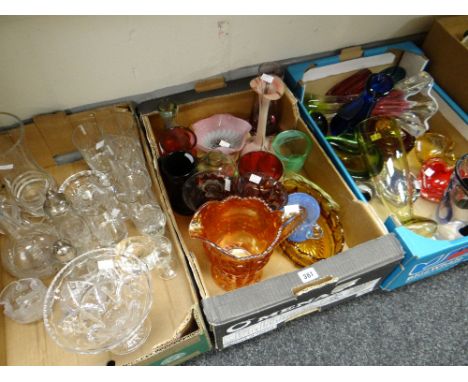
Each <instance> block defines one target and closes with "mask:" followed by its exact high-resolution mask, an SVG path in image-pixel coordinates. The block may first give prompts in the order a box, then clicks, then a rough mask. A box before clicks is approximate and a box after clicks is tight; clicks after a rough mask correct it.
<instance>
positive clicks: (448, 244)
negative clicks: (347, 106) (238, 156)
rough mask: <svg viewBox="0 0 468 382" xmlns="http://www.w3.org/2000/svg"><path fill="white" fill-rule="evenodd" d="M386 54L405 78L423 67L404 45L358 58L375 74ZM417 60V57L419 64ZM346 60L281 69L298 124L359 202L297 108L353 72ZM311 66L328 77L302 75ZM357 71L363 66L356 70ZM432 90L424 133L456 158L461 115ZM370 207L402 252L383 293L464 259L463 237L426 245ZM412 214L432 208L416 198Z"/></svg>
mask: <svg viewBox="0 0 468 382" xmlns="http://www.w3.org/2000/svg"><path fill="white" fill-rule="evenodd" d="M390 52H393V53H395V54H396V57H395V60H401V61H400V65H401V62H402V61H403V59H404V60H405V61H404V62H403V63H404V64H405V65H406V69H407V71H409V75H411V73H412V72H413V71H414V70H416V69H417V68H418V67H419V68H420V69H422V68H423V67H424V63H425V62H426V59H425V58H424V56H422V52H421V50H420V49H419V48H417V47H416V46H415V45H414V44H412V43H409V42H408V43H401V44H395V45H388V46H382V47H378V48H373V49H368V50H365V51H364V52H362V57H363V58H365V59H366V60H367V62H366V63H369V62H370V63H371V66H370V69H371V70H372V71H374V72H377V71H380V70H381V69H383V68H385V67H386V66H390V65H391V64H392V62H390V61H388V62H387V63H386V64H384V65H381V64H380V63H381V61H382V57H381V56H382V55H384V54H387V53H390ZM417 56H420V57H419V59H418V57H417ZM353 60H361V53H358V55H357V57H356V56H355V57H353V58H351V61H353ZM379 60H380V61H379ZM351 61H350V62H346V63H345V65H344V64H343V63H342V62H341V59H340V56H333V57H327V58H323V59H319V60H316V61H310V62H304V63H300V64H296V65H291V66H290V67H288V69H287V82H288V85H289V86H290V87H291V88H293V89H294V91H295V94H296V96H297V98H298V99H299V100H300V105H299V106H300V109H301V113H302V115H303V117H304V120H305V121H306V122H307V124H308V126H309V127H310V128H311V130H312V131H313V133H314V135H315V136H316V137H317V140H318V141H319V142H320V144H321V145H322V147H323V148H324V149H325V151H326V152H327V154H328V155H329V156H330V158H331V159H332V161H333V163H334V164H335V166H336V168H337V169H339V171H340V173H341V175H342V176H343V178H344V179H346V181H347V183H348V184H349V186H350V187H351V189H352V190H353V192H354V193H355V195H356V196H357V198H358V199H360V200H363V201H364V200H365V198H364V196H363V195H362V193H361V192H360V190H359V189H358V187H357V185H356V183H355V182H354V180H353V178H352V177H351V175H350V174H349V173H348V171H347V170H346V168H345V167H344V165H343V163H342V162H341V160H340V159H339V158H338V156H337V155H336V154H335V151H334V150H333V148H332V147H331V146H330V145H329V144H328V142H327V141H326V139H325V137H324V135H323V134H322V133H321V132H320V130H319V128H318V127H317V126H316V124H315V122H314V121H313V120H312V118H311V117H310V116H309V114H308V113H307V110H306V108H305V107H304V105H303V104H302V101H303V100H304V96H305V95H306V93H308V92H315V93H316V94H324V93H325V91H326V90H327V89H329V88H330V87H331V86H332V85H334V84H336V83H337V82H338V81H340V80H342V79H344V78H346V77H348V76H349V75H351V74H352V73H353V72H354V71H355V70H356V69H355V68H356V63H355V62H354V63H353V62H351ZM340 63H341V64H340ZM375 63H378V64H379V65H375ZM358 64H359V62H358ZM329 65H335V69H336V68H338V69H337V70H332V69H333V68H332V69H330V68H327V66H329ZM372 65H373V66H372ZM358 66H359V65H358ZM315 67H324V69H323V70H327V71H328V73H332V74H331V75H330V76H326V77H323V78H320V79H314V78H313V77H314V76H313V73H310V72H309V73H307V71H308V70H309V69H310V68H315ZM350 67H352V68H354V69H353V70H351V71H350V70H347V69H349V68H350ZM359 67H366V66H365V65H364V66H362V65H361V66H359ZM340 68H344V71H343V72H339V69H340ZM420 69H419V70H420ZM337 72H339V73H337ZM307 78H312V80H309V81H307ZM434 90H435V92H433V94H434V93H435V97H436V98H437V100H438V103H439V111H438V113H437V114H436V115H435V116H434V117H433V118H432V119H431V120H430V122H429V124H430V126H431V128H430V130H431V131H438V132H443V133H444V134H447V135H448V136H450V137H451V138H452V139H453V140H454V142H455V143H456V154H457V155H458V156H461V155H462V154H463V153H464V152H466V148H467V147H468V146H467V139H468V137H467V132H468V129H466V121H467V118H466V115H464V113H463V112H461V113H462V114H459V113H457V112H456V111H455V110H454V109H453V101H450V99H449V97H447V95H446V94H445V93H444V92H443V91H442V90H441V89H440V87H438V86H437V85H435V86H434ZM457 111H460V109H459V108H458V109H457ZM410 160H411V161H412V163H413V164H414V165H413V167H414V168H415V159H414V153H413V158H412V159H411V156H410ZM371 204H372V207H373V208H374V210H375V211H376V212H377V213H378V215H379V216H380V218H381V220H382V221H385V225H386V227H387V228H388V230H389V231H390V232H394V233H395V234H396V235H397V237H398V239H399V240H400V241H401V243H402V245H403V248H404V249H405V258H404V260H403V261H402V263H401V264H399V265H398V267H396V268H395V270H394V271H393V272H392V274H391V275H390V276H389V277H388V278H387V279H385V280H384V281H383V283H382V288H383V289H385V290H393V289H395V288H397V287H400V286H402V285H405V284H408V283H411V282H414V281H417V280H420V279H423V278H426V277H429V276H432V275H435V274H437V273H440V272H442V271H445V270H447V269H449V268H452V267H454V266H456V265H457V264H460V263H461V262H464V261H467V260H468V254H467V252H468V238H466V237H464V238H460V239H456V240H453V241H445V240H431V239H427V238H424V237H421V236H419V235H417V234H414V233H413V232H411V231H409V230H408V229H406V228H404V227H397V226H396V224H395V221H394V220H393V219H392V218H391V217H388V212H387V210H385V209H384V208H383V206H382V205H381V203H380V202H379V201H378V200H377V198H374V199H373V201H372V202H371ZM415 211H416V214H418V215H423V216H426V217H432V214H433V213H434V211H435V204H434V203H430V202H427V201H425V200H423V199H421V198H420V199H419V200H418V202H417V203H416V206H415Z"/></svg>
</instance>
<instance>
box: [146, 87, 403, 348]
mask: <svg viewBox="0 0 468 382" xmlns="http://www.w3.org/2000/svg"><path fill="white" fill-rule="evenodd" d="M251 85H252V83H251V78H248V79H240V80H235V81H231V82H228V83H227V84H225V85H224V86H223V87H222V88H220V89H216V90H211V91H209V92H204V93H196V92H192V91H188V92H185V93H181V94H175V95H173V96H171V102H172V103H174V104H177V105H178V111H177V114H176V117H175V120H174V121H173V124H172V127H173V126H177V127H178V128H186V129H189V130H191V131H195V132H197V134H198V131H197V129H199V128H200V127H201V126H203V125H205V124H208V123H209V122H210V121H211V122H213V121H214V128H213V129H212V130H210V131H211V133H212V135H211V136H212V139H211V142H212V143H211V144H207V143H206V142H205V136H202V135H200V134H198V135H197V139H200V140H203V141H204V143H203V145H207V146H208V151H204V150H203V149H202V148H201V147H200V146H202V144H201V143H200V146H195V147H196V149H195V150H193V148H192V149H190V147H188V148H187V149H186V150H187V151H185V152H184V151H182V152H177V151H175V154H171V153H168V152H167V151H165V150H164V149H163V147H162V146H164V147H167V146H166V143H167V142H165V141H164V142H162V139H166V137H167V135H168V134H169V132H168V131H167V129H168V128H169V129H171V126H168V125H167V123H166V124H165V123H164V120H165V113H166V111H167V108H166V106H165V105H167V102H168V101H167V100H162V99H155V100H151V101H148V102H145V103H142V104H140V105H138V112H139V114H140V118H141V120H142V123H143V125H144V126H145V129H146V134H147V137H148V140H149V142H150V146H151V150H152V154H153V165H154V167H155V169H156V173H157V178H158V182H159V184H160V186H161V188H162V189H163V190H164V191H163V192H162V195H163V197H162V199H163V202H164V203H165V205H166V208H167V209H168V210H170V211H171V213H169V216H170V220H171V222H172V224H173V225H174V229H175V231H176V232H177V236H178V238H179V240H180V243H181V246H182V248H183V250H184V254H185V256H186V258H187V259H188V261H189V263H190V266H191V270H192V273H193V275H194V278H195V280H196V283H197V286H198V290H199V292H200V295H201V301H202V307H203V312H204V314H205V317H206V320H207V323H208V325H209V327H210V330H211V332H212V334H213V337H214V344H215V347H216V348H217V349H224V348H226V347H228V346H231V345H235V344H238V343H241V342H243V341H246V340H248V339H250V338H253V337H256V336H258V335H260V334H262V333H266V332H268V331H271V330H274V329H276V328H277V327H279V326H280V325H283V324H285V323H286V322H287V321H290V320H292V319H295V318H298V317H301V316H303V315H306V314H310V313H312V312H316V311H320V310H322V309H325V308H328V307H331V306H333V305H335V304H339V303H342V302H344V301H347V300H350V299H353V298H356V297H359V296H361V295H363V294H365V293H369V292H371V291H373V290H375V289H377V288H378V287H379V285H380V282H381V281H382V280H383V279H384V278H385V277H386V276H387V275H388V274H389V272H390V271H391V270H392V269H393V268H394V267H395V266H396V264H397V263H398V262H399V261H400V260H401V258H402V248H401V247H400V244H399V242H398V240H397V239H396V238H395V237H394V235H392V234H388V232H387V230H386V229H385V227H384V225H383V223H382V222H380V221H379V219H378V218H377V216H376V215H375V213H374V211H373V210H372V208H370V206H369V205H367V204H366V203H365V202H363V201H361V200H359V199H358V198H357V197H356V195H355V194H354V193H353V192H352V190H351V189H350V188H349V186H348V185H347V184H346V182H345V181H344V180H343V179H342V177H341V176H340V174H339V172H338V171H337V170H336V168H335V167H334V165H333V163H332V162H331V160H330V159H329V158H328V156H327V155H326V153H325V152H324V150H323V148H322V147H321V146H320V144H319V143H318V141H317V140H316V138H315V137H314V136H313V135H312V134H311V133H310V131H309V130H308V128H307V126H306V124H305V123H304V121H303V120H302V119H301V118H300V116H299V110H298V107H297V101H296V99H295V98H294V96H293V95H292V93H291V92H290V91H289V90H287V89H286V90H285V91H284V94H283V95H282V96H281V98H279V100H277V103H276V105H275V107H276V108H277V111H279V113H278V114H277V115H279V119H278V120H277V122H278V124H277V126H278V128H279V131H282V132H284V131H288V134H291V132H293V133H294V134H298V133H300V134H302V135H303V136H305V137H306V138H305V139H306V140H307V141H310V147H311V150H310V154H308V155H307V157H306V158H305V163H304V165H303V167H302V169H300V170H299V169H298V168H295V170H294V171H289V172H288V171H284V172H283V173H282V176H281V175H279V176H278V174H276V171H277V170H278V167H277V166H278V165H277V163H278V162H277V159H275V158H273V157H275V156H274V155H272V154H271V151H270V150H273V149H270V146H269V145H267V146H265V147H264V150H259V151H252V152H249V153H241V152H239V150H237V151H236V150H234V151H228V153H229V154H226V155H224V159H225V160H227V159H229V160H228V161H230V163H231V164H232V163H234V166H232V165H228V166H227V167H222V166H221V167H222V168H221V167H220V168H218V164H216V163H217V162H216V160H215V161H214V166H212V167H211V168H212V169H213V170H210V171H205V170H204V169H206V163H207V161H206V158H208V157H211V156H213V155H214V156H215V158H216V157H219V156H221V154H219V153H218V154H213V153H216V152H218V151H220V149H221V148H231V149H235V148H236V147H237V143H236V142H239V141H241V140H239V141H236V140H235V139H233V137H234V136H236V135H234V134H233V135H231V134H229V133H226V132H225V131H224V130H225V129H227V127H226V126H227V125H228V124H229V123H231V122H232V121H236V124H238V126H239V127H238V130H240V129H241V127H240V126H243V125H244V123H245V122H246V121H252V119H251V115H252V113H255V110H256V102H257V101H258V102H259V103H260V105H261V101H260V100H259V98H258V95H257V93H255V92H254V91H253V90H252V89H251ZM257 110H258V109H257ZM260 115H261V114H260ZM259 118H260V117H259ZM240 120H242V121H244V122H242V121H240ZM251 125H252V124H251ZM257 126H260V125H257ZM279 131H278V132H279ZM171 133H175V132H174V131H173V132H171ZM256 136H258V135H256ZM274 137H275V138H273V144H272V146H275V141H276V137H279V134H278V135H276V136H274ZM251 139H252V138H249V137H247V141H246V142H244V143H245V145H243V144H240V145H239V146H242V147H244V148H246V147H248V145H249V144H251V143H252V142H253V141H255V138H253V141H252V140H251ZM210 148H211V150H210ZM205 150H206V149H205ZM251 153H254V154H252V155H249V154H251ZM170 157H178V162H177V164H178V165H177V166H176V165H174V166H173V167H172V170H173V172H171V168H170V167H169V168H168V160H169V159H168V158H170ZM252 157H253V158H252ZM243 158H244V159H243ZM245 158H250V160H249V161H248V162H247V164H249V165H252V164H254V165H256V166H260V167H262V168H261V169H260V168H258V169H255V170H253V171H252V172H248V171H247V179H246V176H245V175H243V174H242V172H243V171H244V170H245V167H244V166H246V163H245ZM196 163H198V165H200V164H203V167H198V168H197V164H196ZM191 164H195V165H194V168H193V170H189V169H186V168H185V166H190V165H191ZM211 165H213V163H211ZM283 166H286V165H284V162H283V165H281V167H283ZM183 168H184V170H182V169H183ZM190 171H192V172H190ZM213 172H215V174H213ZM220 172H221V175H220ZM168 173H169V175H168ZM190 173H191V174H192V175H188V178H187V179H186V181H185V183H184V185H183V186H181V188H179V189H177V188H176V187H175V183H174V178H177V176H179V177H181V176H185V175H184V174H190ZM274 174H276V176H277V178H276V180H274V179H273V180H272V179H271V178H273V176H275V175H274ZM168 177H170V179H168ZM267 180H268V182H269V183H268V185H269V186H268V187H270V188H265V187H266V186H265V184H267V183H266V181H267ZM246 184H247V185H249V187H246ZM187 185H188V186H187ZM247 191H249V192H250V191H252V192H253V194H252V193H249V192H247ZM285 193H286V194H287V196H286V198H285V196H284V195H285ZM293 194H302V197H305V198H308V200H309V199H310V197H311V196H312V199H314V200H315V202H316V203H317V204H316V206H319V211H320V215H319V217H316V218H315V219H318V220H316V221H315V223H316V224H315V225H314V224H313V223H312V222H310V223H305V222H304V221H303V220H302V219H303V218H305V216H312V215H309V210H307V213H306V215H304V212H305V210H304V208H303V206H305V204H304V205H303V204H300V203H297V204H295V203H292V204H291V203H290V202H289V200H291V199H290V198H292V195H293ZM304 195H305V196H304ZM198 197H200V199H198ZM282 198H283V199H282ZM181 200H183V201H184V203H185V207H189V211H188V212H187V211H185V210H184V209H183V208H181V206H180V204H179V203H181ZM281 200H282V201H281ZM203 203H204V204H203ZM357 217H359V221H360V224H359V225H357V224H356V218H357ZM298 219H299V220H298ZM301 222H304V224H305V225H306V226H307V227H309V228H308V229H310V228H311V227H312V226H314V227H315V226H316V225H318V226H320V229H319V231H320V230H321V233H320V234H319V236H317V237H314V238H312V237H311V238H310V239H307V240H303V241H302V242H294V241H292V239H291V237H292V236H290V235H291V233H292V232H293V234H296V233H297V232H298V231H300V227H301V225H300V224H301ZM298 224H299V225H298ZM294 230H295V231H294Z"/></svg>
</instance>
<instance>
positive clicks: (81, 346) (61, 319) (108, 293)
mask: <svg viewBox="0 0 468 382" xmlns="http://www.w3.org/2000/svg"><path fill="white" fill-rule="evenodd" d="M151 304H152V297H151V279H150V275H149V271H148V267H147V266H146V264H144V263H143V262H142V261H141V260H139V259H138V258H136V257H135V256H128V255H127V256H122V255H118V254H117V252H116V250H115V249H114V248H101V249H97V250H93V251H89V252H87V253H85V254H83V255H81V256H79V257H77V258H75V259H74V260H72V261H71V262H69V263H68V264H67V265H66V266H65V267H64V268H62V270H61V271H60V272H59V273H58V274H57V275H56V277H55V278H54V280H53V281H52V283H51V285H50V287H49V289H48V291H47V295H46V297H45V302H44V325H45V327H46V330H47V332H48V334H49V335H50V336H51V338H52V339H53V340H54V342H56V343H57V344H58V345H59V346H61V347H63V348H64V349H66V350H68V351H70V352H75V353H80V354H96V353H100V352H103V351H112V352H113V353H116V354H126V353H129V352H132V351H134V350H135V349H136V348H138V347H139V346H140V345H142V344H143V343H144V342H145V341H146V339H147V338H148V336H149V333H150V330H151V324H150V322H149V320H148V319H147V317H148V314H149V311H150V309H151Z"/></svg>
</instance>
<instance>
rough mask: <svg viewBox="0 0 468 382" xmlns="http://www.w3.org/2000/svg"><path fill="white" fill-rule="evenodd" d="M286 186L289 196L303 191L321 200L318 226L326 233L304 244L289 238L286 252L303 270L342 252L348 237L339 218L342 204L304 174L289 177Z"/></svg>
mask: <svg viewBox="0 0 468 382" xmlns="http://www.w3.org/2000/svg"><path fill="white" fill-rule="evenodd" d="M283 185H284V187H285V188H286V190H287V191H288V192H289V193H295V192H303V193H306V194H309V195H311V196H312V197H313V198H315V199H316V200H317V202H318V203H319V205H320V217H319V218H318V220H317V224H318V225H320V227H321V228H322V231H323V235H322V237H321V238H319V239H308V240H305V241H303V242H300V243H298V242H293V241H290V240H289V239H287V240H285V241H283V242H282V243H281V244H280V246H281V249H282V250H283V252H284V253H285V254H286V255H287V256H288V257H289V258H290V259H291V260H292V261H293V262H294V263H296V264H297V265H299V266H302V267H306V266H309V265H311V264H313V263H315V262H316V261H319V260H322V259H326V258H328V257H331V256H333V255H335V254H337V253H339V252H341V250H342V249H343V247H344V243H345V237H344V230H343V227H342V225H341V222H340V218H339V215H338V210H339V207H338V205H337V204H336V203H335V202H334V201H333V200H332V199H331V197H330V196H329V195H327V194H326V193H325V192H323V191H321V190H320V188H319V187H317V186H316V185H315V184H313V183H312V182H311V181H309V180H307V179H306V178H304V177H302V176H300V175H297V174H294V175H291V176H289V177H287V178H286V179H284V180H283Z"/></svg>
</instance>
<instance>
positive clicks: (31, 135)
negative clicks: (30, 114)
mask: <svg viewBox="0 0 468 382" xmlns="http://www.w3.org/2000/svg"><path fill="white" fill-rule="evenodd" d="M24 145H25V147H26V149H27V150H28V151H29V152H30V153H31V155H32V157H33V158H34V159H35V160H36V162H37V164H38V165H39V166H41V167H43V168H47V167H51V166H55V160H54V156H53V154H52V152H51V151H50V150H49V146H48V145H47V142H46V140H45V139H44V137H43V136H42V134H41V133H40V132H39V129H38V127H37V126H36V125H35V124H33V123H32V124H29V125H26V126H25V127H24Z"/></svg>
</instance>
